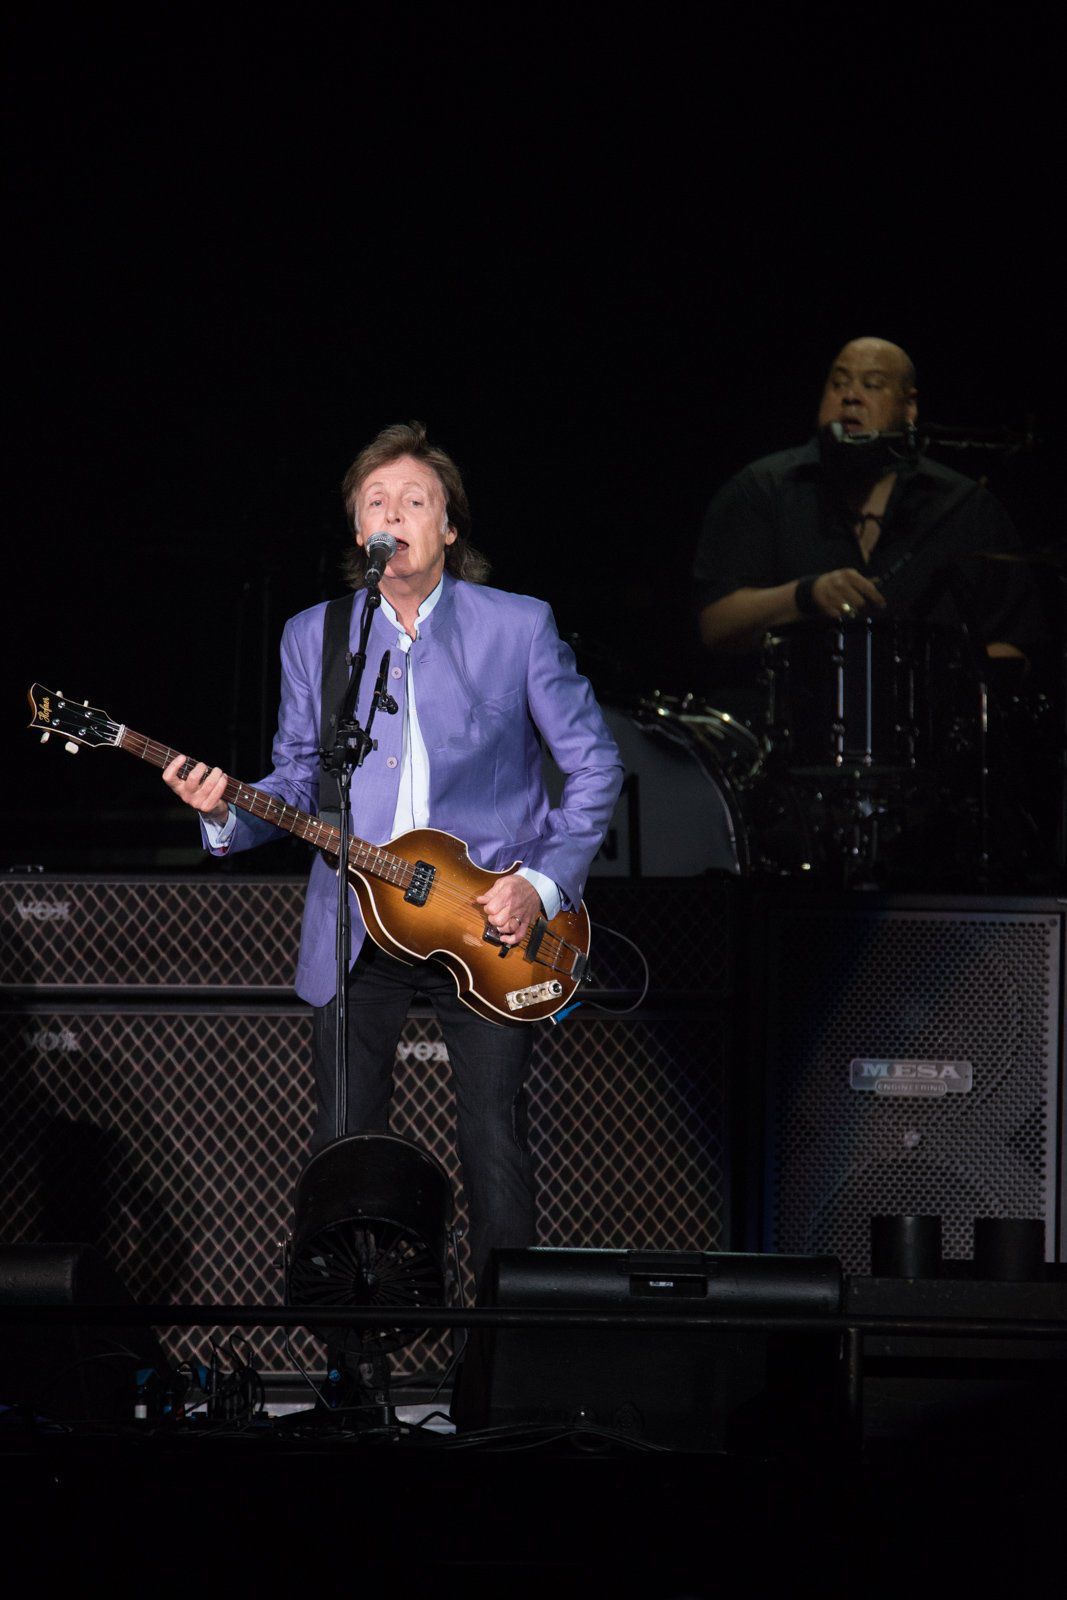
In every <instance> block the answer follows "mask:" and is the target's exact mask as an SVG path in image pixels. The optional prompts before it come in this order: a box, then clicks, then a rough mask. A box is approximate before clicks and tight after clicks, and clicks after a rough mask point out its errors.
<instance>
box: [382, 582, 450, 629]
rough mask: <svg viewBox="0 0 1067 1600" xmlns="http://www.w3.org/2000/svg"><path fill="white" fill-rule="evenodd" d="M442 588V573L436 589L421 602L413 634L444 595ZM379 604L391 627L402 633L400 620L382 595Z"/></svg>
mask: <svg viewBox="0 0 1067 1600" xmlns="http://www.w3.org/2000/svg"><path fill="white" fill-rule="evenodd" d="M444 588H445V579H444V574H443V573H442V575H441V576H440V578H438V580H437V587H436V588H434V589H431V590H430V592H429V594H428V595H427V596H426V599H425V600H424V601H423V602H422V605H421V606H420V607H419V614H418V616H417V617H416V618H415V632H416V633H418V632H419V625H420V623H423V622H425V621H426V618H427V617H428V616H429V615H430V612H431V611H432V610H433V608H434V606H435V605H436V604H437V602H438V600H440V598H441V596H442V594H443V593H444ZM381 602H382V610H383V612H384V613H385V616H386V619H387V620H388V621H389V622H391V623H392V624H393V627H394V628H396V629H397V630H398V631H399V632H400V633H404V625H403V623H402V622H401V620H400V618H399V617H398V616H397V614H396V612H395V611H394V610H393V608H392V606H391V605H390V604H389V602H388V600H387V599H386V598H385V596H384V594H383V595H382V596H381Z"/></svg>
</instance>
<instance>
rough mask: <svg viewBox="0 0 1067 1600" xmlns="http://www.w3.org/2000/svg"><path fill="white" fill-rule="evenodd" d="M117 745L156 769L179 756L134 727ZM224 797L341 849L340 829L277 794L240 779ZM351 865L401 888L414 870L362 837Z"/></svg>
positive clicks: (230, 781)
mask: <svg viewBox="0 0 1067 1600" xmlns="http://www.w3.org/2000/svg"><path fill="white" fill-rule="evenodd" d="M117 743H118V746H119V748H120V749H121V750H128V751H129V753H130V755H133V756H137V757H138V759H139V760H141V761H148V762H150V763H151V765H152V766H153V767H159V768H161V769H162V768H163V767H166V766H169V764H170V763H171V762H172V761H173V760H174V757H175V756H176V755H178V754H179V752H178V751H177V750H171V749H170V748H169V747H168V746H167V745H163V744H157V743H156V742H155V740H153V739H148V738H146V737H145V735H144V734H143V733H135V732H134V731H133V729H132V728H123V729H122V733H121V737H120V738H119V739H118V741H117ZM195 766H196V760H195V758H194V757H193V756H187V757H186V760H185V764H184V765H183V766H182V768H181V769H180V771H181V775H182V777H188V775H189V773H190V772H191V771H192V770H193V768H194V767H195ZM224 795H225V799H226V802H227V804H229V805H235V806H237V807H238V808H239V809H240V810H241V811H247V812H249V813H250V815H252V816H253V817H260V818H262V820H263V821H264V822H271V823H273V824H274V826H275V827H276V828H284V829H285V831H286V833H295V834H296V836H297V838H298V839H306V840H307V842H308V844H310V845H314V847H315V849H316V850H324V851H325V852H326V853H327V854H328V855H330V854H332V855H337V853H338V852H339V850H340V848H341V830H340V828H335V827H332V826H331V824H330V823H328V822H323V820H322V818H321V817H313V816H312V815H311V813H310V812H308V811H300V810H298V809H297V807H296V806H291V805H287V804H286V802H285V801H284V800H281V799H279V798H278V796H277V795H276V794H268V793H267V792H266V790H265V789H255V788H253V787H252V785H251V784H249V783H241V782H239V781H238V779H236V778H227V780H226V788H225V790H224ZM348 864H349V866H350V867H356V868H358V869H359V870H360V871H361V872H369V873H370V874H371V875H372V877H375V878H384V879H385V880H386V881H387V882H389V883H395V884H399V885H401V887H406V885H407V882H408V880H409V879H410V877H411V875H412V871H413V869H412V864H411V862H409V861H404V860H402V859H401V857H400V856H395V855H393V854H392V853H391V852H390V851H388V850H382V849H380V848H379V847H378V846H377V845H374V844H368V843H367V841H366V839H359V838H353V839H350V841H349V845H348Z"/></svg>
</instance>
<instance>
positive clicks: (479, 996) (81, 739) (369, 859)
mask: <svg viewBox="0 0 1067 1600" xmlns="http://www.w3.org/2000/svg"><path fill="white" fill-rule="evenodd" d="M29 701H30V710H31V713H32V721H31V722H30V727H31V728H36V729H38V730H39V731H40V733H41V737H42V739H50V738H51V737H52V736H53V734H56V735H58V736H59V737H60V738H62V739H65V740H66V746H65V748H66V749H67V750H69V751H72V752H74V753H77V750H78V748H79V746H85V747H87V748H89V749H99V748H110V749H118V750H126V751H128V752H129V754H130V755H134V756H137V757H138V759H139V760H141V761H148V762H150V763H151V764H152V766H154V767H159V768H161V769H164V770H165V769H166V767H167V766H168V764H169V763H170V762H171V761H172V760H173V759H174V757H175V755H176V754H177V752H176V751H175V750H172V749H171V748H170V747H169V746H168V745H162V744H159V743H158V742H157V741H155V740H154V739H149V738H146V737H145V735H144V734H143V733H136V732H134V730H133V729H132V728H128V727H127V726H126V724H125V723H120V722H115V721H114V719H113V718H111V717H109V716H108V714H107V712H106V711H101V710H100V708H99V707H98V706H91V705H90V704H89V702H88V701H87V700H83V701H81V702H78V701H73V700H70V699H68V697H67V696H66V695H65V694H63V693H62V692H61V691H60V690H53V689H48V688H46V687H45V685H44V684H43V683H35V684H34V685H33V686H32V688H31V689H30V691H29ZM194 765H195V762H194V761H193V760H192V759H191V758H190V757H188V756H187V757H185V766H184V771H185V772H186V773H188V772H189V771H191V770H192V768H193V767H194ZM224 796H225V798H226V800H227V801H228V802H230V803H231V804H232V805H235V806H239V807H240V809H241V810H242V811H247V812H249V813H250V814H251V815H252V816H255V817H261V818H262V819H263V820H264V821H266V822H270V823H272V824H273V825H274V827H276V828H283V829H285V831H286V832H288V833H292V834H294V835H295V836H296V837H297V838H298V839H303V840H304V841H305V842H306V843H307V844H310V845H313V846H314V847H315V848H316V849H317V850H319V851H321V853H322V855H323V856H324V857H325V859H326V860H327V861H328V862H329V863H330V865H331V866H332V867H333V868H334V869H335V870H336V867H337V861H338V855H339V851H340V848H341V839H340V834H339V832H338V830H337V828H335V827H334V826H333V825H332V824H331V823H329V822H327V821H326V820H325V819H324V818H322V817H315V816H312V815H311V814H310V813H309V812H307V811H299V810H298V809H297V808H296V807H295V806H291V805H288V804H287V803H286V802H285V801H284V800H282V799H281V798H280V797H279V796H278V795H275V794H271V793H269V791H267V790H264V789H255V788H253V787H252V786H251V785H250V784H247V783H241V782H240V781H239V780H238V779H236V778H227V780H226V787H225V790H224ZM519 865H520V863H519V862H518V861H515V862H513V863H512V865H511V866H510V867H509V868H508V872H515V871H517V870H518V867H519ZM506 875H507V874H506V873H499V872H486V871H485V870H484V868H482V867H476V866H475V865H474V862H473V861H472V860H471V858H470V855H469V854H468V852H467V846H466V845H465V844H464V842H463V840H462V839H457V838H456V836H455V834H453V833H442V832H441V831H440V830H439V829H437V828H415V829H413V830H412V831H411V833H404V834H401V835H400V837H399V838H398V839H394V840H393V841H392V842H391V843H390V844H387V845H374V844H369V843H368V842H367V840H366V839H352V840H351V841H350V842H349V847H348V881H349V882H350V883H351V885H352V888H353V890H354V891H355V894H356V897H357V899H358V901H359V905H360V910H361V911H362V913H363V920H364V922H365V923H366V925H367V931H368V933H369V934H370V936H371V938H372V939H373V940H374V942H375V944H378V945H380V946H381V948H382V949H383V950H384V951H386V952H387V954H389V955H391V956H396V957H397V958H398V959H399V960H400V961H406V962H407V963H408V964H409V965H414V963H415V962H416V961H425V960H433V961H439V962H441V964H442V965H443V966H445V967H447V968H448V970H449V972H451V974H452V976H453V978H454V979H455V982H456V990H457V992H458V994H459V998H460V999H461V1000H462V1001H463V1003H464V1005H466V1006H469V1007H470V1009H471V1010H472V1011H476V1012H477V1013H478V1015H479V1016H481V1017H486V1018H487V1019H488V1020H489V1021H490V1022H501V1023H520V1022H543V1021H544V1020H545V1018H546V1017H551V1016H553V1015H554V1014H555V1013H556V1012H557V1011H562V1009H563V1007H564V1006H565V1005H567V1003H568V1001H569V1000H570V999H571V996H572V995H573V994H574V992H575V990H576V989H577V988H578V987H579V985H580V984H581V983H582V982H583V980H584V978H585V975H586V968H587V966H588V961H589V913H588V912H587V911H586V909H585V906H584V905H582V906H579V908H578V910H577V911H560V912H559V913H558V914H557V915H556V916H554V917H553V918H552V921H551V922H548V921H546V919H545V918H544V917H538V918H537V920H536V922H535V923H534V925H533V927H532V928H531V929H530V930H529V931H528V932H527V934H526V937H525V939H524V940H523V941H522V943H521V944H517V945H505V944H502V943H501V942H500V939H499V937H498V935H497V934H496V931H495V930H494V929H492V928H491V927H490V926H489V922H488V919H487V917H486V915H485V912H484V911H483V910H482V908H481V906H479V905H476V904H475V901H476V900H477V898H478V896H479V895H481V894H485V893H486V891H487V890H488V889H489V887H490V885H491V884H493V883H494V882H495V881H496V879H497V878H499V877H502V876H506Z"/></svg>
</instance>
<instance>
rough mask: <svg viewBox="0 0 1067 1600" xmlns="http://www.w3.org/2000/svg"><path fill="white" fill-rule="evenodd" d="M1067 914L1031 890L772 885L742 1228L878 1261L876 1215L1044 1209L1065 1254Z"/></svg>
mask: <svg viewBox="0 0 1067 1600" xmlns="http://www.w3.org/2000/svg"><path fill="white" fill-rule="evenodd" d="M1063 921H1064V919H1063V913H1062V910H1061V908H1060V907H1059V906H1057V905H1056V904H1055V903H1054V902H1049V901H1044V902H1038V901H1034V900H1006V899H997V900H977V899H970V900H964V899H952V900H948V899H934V898H928V899H922V898H920V897H911V896H909V897H895V896H894V897H882V896H875V895H871V896H868V895H866V894H856V893H853V894H852V895H851V896H838V897H830V896H804V897H802V896H797V895H794V896H787V895H781V896H767V897H766V899H765V900H764V901H763V902H762V904H761V905H760V907H759V915H758V918H757V929H758V937H757V954H756V956H755V959H754V961H753V964H752V974H751V991H750V1012H751V1014H752V1016H753V1017H754V1018H755V1019H757V1031H756V1036H755V1039H756V1043H755V1048H756V1051H757V1052H758V1054H757V1061H758V1060H759V1058H760V1054H761V1055H762V1067H763V1070H762V1073H760V1072H759V1071H756V1072H754V1073H753V1075H752V1076H753V1079H754V1080H756V1081H758V1080H759V1079H762V1091H763V1104H762V1108H761V1110H762V1115H760V1111H759V1110H756V1111H755V1114H754V1115H753V1117H752V1121H751V1128H752V1132H753V1139H752V1144H751V1146H750V1148H754V1147H755V1146H756V1144H757V1141H758V1143H759V1144H760V1145H761V1146H762V1149H761V1156H762V1159H761V1160H760V1159H756V1160H754V1161H752V1162H751V1163H750V1166H751V1169H752V1170H753V1171H754V1172H755V1171H759V1172H761V1173H762V1195H758V1196H757V1195H754V1194H752V1193H750V1195H749V1203H748V1207H747V1209H748V1210H749V1218H748V1227H747V1233H746V1236H747V1238H748V1239H749V1240H750V1241H752V1242H757V1241H758V1243H759V1245H760V1247H761V1248H762V1249H765V1250H781V1251H794V1252H799V1253H803V1254H808V1253H822V1252H826V1253H829V1254H833V1255H835V1256H836V1257H837V1258H838V1259H839V1260H840V1261H841V1263H842V1265H843V1266H844V1268H845V1271H846V1272H850V1273H868V1272H869V1271H870V1219H871V1217H872V1216H876V1215H890V1216H893V1215H933V1216H939V1217H940V1218H941V1219H942V1227H943V1240H944V1245H943V1248H944V1255H945V1256H946V1258H953V1257H954V1258H957V1259H960V1260H963V1259H967V1258H969V1257H970V1256H971V1253H972V1230H973V1222H974V1218H975V1217H1019V1218H1040V1219H1043V1221H1044V1223H1045V1238H1046V1248H1047V1255H1048V1258H1049V1259H1050V1260H1057V1259H1062V1250H1063V1229H1062V1218H1061V1214H1060V1208H1061V1205H1062V1195H1061V1194H1060V1193H1058V1191H1059V1190H1060V1185H1061V1183H1062V1172H1061V1169H1062V1159H1061V1153H1060V1152H1061V1146H1060V1139H1061V1137H1062V1135H1061V1130H1060V1128H1059V1126H1058V1121H1057V1119H1058V1115H1059V1111H1058V1107H1059V1104H1060V1099H1061V1094H1062V1090H1061V1083H1062V1073H1063V1022H1062V1001H1061V995H1062V981H1063V980H1062V972H1063Z"/></svg>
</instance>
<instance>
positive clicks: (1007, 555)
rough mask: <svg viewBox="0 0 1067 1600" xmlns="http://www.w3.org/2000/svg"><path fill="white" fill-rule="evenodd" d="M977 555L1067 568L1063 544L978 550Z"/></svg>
mask: <svg viewBox="0 0 1067 1600" xmlns="http://www.w3.org/2000/svg"><path fill="white" fill-rule="evenodd" d="M975 555H976V556H977V557H978V560H979V561H1025V562H1027V563H1029V562H1034V563H1035V565H1037V566H1040V567H1065V568H1067V547H1065V546H1064V545H1062V544H1044V545H1036V546H1035V547H1034V549H1033V550H976V551H975Z"/></svg>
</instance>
